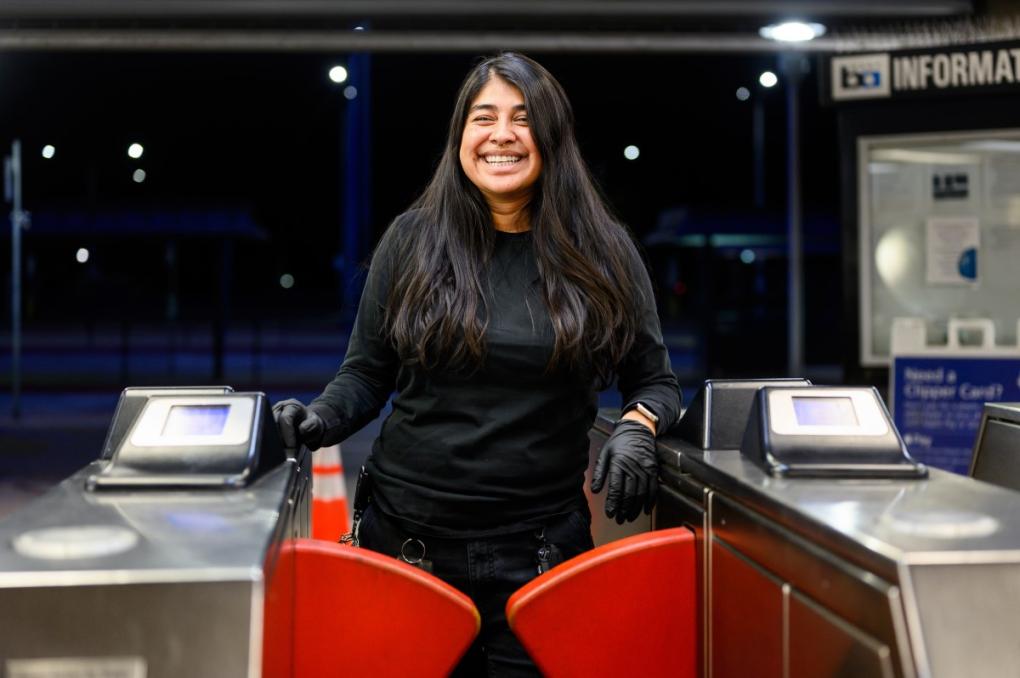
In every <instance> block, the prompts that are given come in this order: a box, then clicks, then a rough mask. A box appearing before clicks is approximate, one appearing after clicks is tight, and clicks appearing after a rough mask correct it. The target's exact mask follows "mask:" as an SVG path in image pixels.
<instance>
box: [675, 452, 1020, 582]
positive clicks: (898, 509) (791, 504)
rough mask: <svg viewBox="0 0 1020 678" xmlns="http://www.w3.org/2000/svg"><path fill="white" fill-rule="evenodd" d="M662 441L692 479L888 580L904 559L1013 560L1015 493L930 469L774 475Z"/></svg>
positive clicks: (729, 457)
mask: <svg viewBox="0 0 1020 678" xmlns="http://www.w3.org/2000/svg"><path fill="white" fill-rule="evenodd" d="M660 445H662V446H666V447H671V446H675V447H673V448H672V449H673V451H674V452H676V453H679V454H681V456H682V461H681V468H682V469H683V470H684V471H686V472H688V473H690V474H691V475H692V476H694V477H695V478H697V479H699V480H701V481H703V482H705V483H706V484H707V485H710V486H712V487H713V488H715V489H718V490H720V491H722V492H723V493H725V494H726V495H727V496H729V497H732V498H733V499H735V500H737V501H739V502H740V503H743V504H747V505H748V506H751V507H753V508H754V509H755V510H756V511H759V512H761V513H762V514H763V515H766V516H768V517H769V518H771V519H773V520H775V521H776V522H777V523H779V524H782V525H784V526H785V527H786V528H788V529H790V530H791V531H792V532H794V533H796V534H800V535H801V536H803V537H805V538H807V539H809V540H811V541H813V542H815V543H817V544H819V545H821V546H822V547H824V548H826V549H828V550H831V551H832V552H833V553H835V554H836V555H839V556H840V557H842V558H845V559H847V560H848V561H850V562H854V563H856V564H858V565H861V566H863V567H865V568H867V569H869V570H871V571H874V572H875V573H876V574H879V575H880V576H883V577H885V578H887V579H889V580H890V581H895V579H896V568H897V567H898V565H900V564H904V563H905V564H909V565H913V564H920V563H923V562H945V561H946V560H947V559H948V560H950V561H953V560H966V561H968V562H1017V561H1020V522H1018V521H1015V520H1012V519H1011V516H1016V515H1020V493H1015V492H1011V491H1008V490H1004V489H999V488H996V487H991V486H989V485H986V484H983V483H976V482H974V481H973V480H970V479H969V478H964V477H961V476H957V475H955V474H952V473H947V472H943V471H938V470H937V469H932V470H931V476H930V477H929V478H928V479H927V480H822V479H789V478H773V477H770V476H768V475H766V474H765V473H764V472H763V471H762V470H761V469H759V468H758V467H757V466H755V465H754V464H752V463H751V462H749V461H748V460H746V459H745V458H744V457H743V456H742V455H741V454H740V452H738V451H736V450H722V451H701V450H695V449H693V448H691V447H689V446H685V445H684V444H683V443H677V442H674V441H671V440H669V439H668V438H667V439H665V440H661V441H660Z"/></svg>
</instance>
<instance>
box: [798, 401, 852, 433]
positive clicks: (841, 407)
mask: <svg viewBox="0 0 1020 678" xmlns="http://www.w3.org/2000/svg"><path fill="white" fill-rule="evenodd" d="M793 411H794V412H795V413H796V414H797V423H798V424H800V425H801V426H858V425H859V422H858V421H857V414H856V413H855V412H854V404H853V401H852V400H851V399H850V398H803V397H801V398H798V397H797V396H794V397H793Z"/></svg>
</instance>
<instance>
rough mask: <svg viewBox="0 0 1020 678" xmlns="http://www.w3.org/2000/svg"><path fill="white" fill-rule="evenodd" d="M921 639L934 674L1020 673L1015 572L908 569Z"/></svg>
mask: <svg viewBox="0 0 1020 678" xmlns="http://www.w3.org/2000/svg"><path fill="white" fill-rule="evenodd" d="M910 579H911V581H912V584H913V586H912V590H913V598H914V601H915V605H916V608H917V616H918V622H919V627H920V628H919V630H920V641H921V643H920V644H922V645H923V648H924V653H925V656H926V657H927V663H928V665H929V667H930V669H931V675H933V676H967V678H1000V677H1001V676H1015V675H1018V673H1020V640H1018V621H1020V569H1018V567H1017V564H1016V563H1015V562H1013V563H979V564H973V563H960V564H953V565H928V566H925V567H912V568H910Z"/></svg>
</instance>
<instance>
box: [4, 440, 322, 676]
mask: <svg viewBox="0 0 1020 678" xmlns="http://www.w3.org/2000/svg"><path fill="white" fill-rule="evenodd" d="M102 463H103V462H95V463H93V464H90V465H89V466H87V467H85V468H83V469H81V470H80V471H78V472H77V473H75V474H74V475H72V476H71V477H70V478H68V479H66V480H65V481H63V482H62V483H61V484H60V485H58V486H56V487H54V488H53V489H51V490H50V491H49V492H47V493H46V494H44V495H43V496H42V497H40V498H38V499H37V500H35V501H34V502H30V503H29V504H27V505H25V506H24V507H22V508H21V509H20V510H19V511H17V512H16V513H14V514H12V515H11V516H8V517H7V518H6V519H5V520H4V521H3V522H0V610H3V613H2V614H0V675H11V674H12V672H20V673H19V675H29V674H28V673H25V672H27V671H31V670H43V669H47V667H49V668H53V669H54V670H56V669H60V670H62V671H65V673H61V674H60V675H69V676H77V675H107V674H100V673H96V672H95V671H98V670H99V669H96V668H95V667H94V666H92V664H90V663H89V662H93V663H95V662H99V663H98V664H96V666H107V665H109V666H114V664H109V662H114V661H115V660H118V659H119V660H123V661H125V662H128V663H130V664H131V666H142V667H143V669H142V670H143V671H144V674H143V675H145V676H146V678H163V677H166V678H171V677H176V676H189V677H193V676H209V677H210V678H224V677H234V676H236V677H238V678H241V677H244V678H254V677H256V676H259V675H261V657H262V634H263V604H264V590H265V585H266V583H267V581H268V580H270V579H271V578H272V576H273V572H274V568H275V564H276V558H277V555H278V551H279V545H280V542H281V541H282V540H283V539H285V538H288V537H298V536H307V535H308V532H309V517H310V503H311V495H310V467H311V461H310V457H309V455H308V454H307V451H304V453H303V454H302V455H301V456H299V457H298V459H296V460H291V461H287V462H284V463H283V464H281V465H280V466H278V467H276V468H275V469H273V470H271V471H269V472H268V473H267V474H266V475H264V476H262V477H261V478H259V479H258V480H256V481H255V482H254V483H253V484H252V485H250V486H248V487H247V488H244V489H242V490H229V489H228V490H222V489H213V490H189V491H173V492H170V491H115V492H105V493H92V492H87V491H86V490H85V479H86V478H87V477H88V476H89V475H90V474H93V473H95V472H96V471H97V470H98V468H99V466H101V464H102ZM83 658H84V659H83ZM38 659H46V660H52V662H51V664H45V665H42V664H33V661H34V660H38ZM26 660H29V661H27V662H26ZM104 662H106V663H104ZM125 666H127V664H125ZM40 667H41V668H40ZM90 667H92V668H90ZM93 669H94V671H93ZM47 670H48V669H47ZM74 671H78V673H75V672H74ZM82 671H86V673H81V672H82ZM88 671H93V672H92V673H88ZM39 675H56V674H39ZM110 675H114V674H110ZM116 675H122V674H120V673H118V674H116ZM123 675H127V674H123Z"/></svg>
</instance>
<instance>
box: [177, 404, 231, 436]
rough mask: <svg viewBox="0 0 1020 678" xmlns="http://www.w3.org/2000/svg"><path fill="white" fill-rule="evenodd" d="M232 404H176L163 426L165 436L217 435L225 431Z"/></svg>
mask: <svg viewBox="0 0 1020 678" xmlns="http://www.w3.org/2000/svg"><path fill="white" fill-rule="evenodd" d="M229 412H230V405H174V406H173V407H171V408H170V413H169V414H168V415H167V417H166V424H165V425H164V426H163V435H164V436H215V435H219V434H221V433H223V427H224V426H225V425H226V423H227V414H228V413H229Z"/></svg>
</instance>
